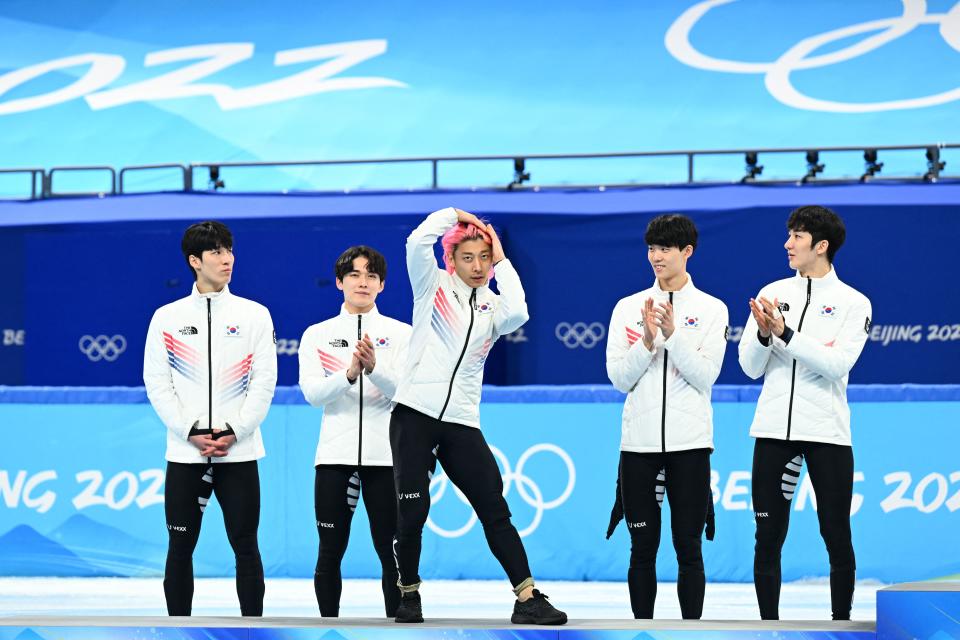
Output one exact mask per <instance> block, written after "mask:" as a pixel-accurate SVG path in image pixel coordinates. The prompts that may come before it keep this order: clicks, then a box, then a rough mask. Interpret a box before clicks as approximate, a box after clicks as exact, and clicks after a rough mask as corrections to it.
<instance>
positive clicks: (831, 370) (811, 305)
mask: <svg viewBox="0 0 960 640" xmlns="http://www.w3.org/2000/svg"><path fill="white" fill-rule="evenodd" d="M760 296H764V297H766V298H767V299H769V300H770V301H771V302H773V300H774V298H776V299H777V301H778V302H779V303H780V307H781V312H782V313H783V317H784V319H785V321H786V324H787V326H788V327H790V328H791V329H793V331H794V334H793V337H792V338H791V339H790V343H789V344H784V342H783V340H781V339H780V338H777V337H775V336H772V342H771V345H770V346H769V347H765V346H763V344H762V343H761V342H760V340H759V339H758V338H757V323H756V321H755V320H754V319H753V315H752V314H751V315H750V316H749V318H748V319H747V325H746V327H745V328H744V330H743V336H742V337H741V338H740V348H739V351H740V366H741V367H742V368H743V371H744V373H746V374H747V375H748V376H750V377H751V378H753V379H757V378H759V377H760V376H764V379H763V390H762V391H761V392H760V399H759V400H758V401H757V412H756V414H755V415H754V418H753V424H752V425H751V426H750V435H751V436H754V437H755V438H776V439H778V440H810V441H813V442H827V443H832V444H840V445H847V446H849V445H850V444H851V439H850V407H849V406H848V405H847V374H848V373H849V372H850V369H852V368H853V365H854V363H855V362H856V361H857V358H858V357H860V352H861V351H863V345H864V344H865V343H866V341H867V334H868V332H869V330H870V317H871V307H870V301H869V300H868V299H867V298H866V296H864V295H863V294H862V293H860V292H859V291H857V290H855V289H853V288H852V287H850V286H848V285H846V284H844V283H843V282H841V281H840V279H839V278H837V272H836V271H835V270H833V269H831V270H830V273H828V274H827V275H825V276H824V277H822V278H804V277H801V276H800V274H799V273H798V274H797V275H796V276H794V277H792V278H786V279H784V280H778V281H776V282H773V283H771V284H768V285H767V286H765V287H764V288H763V289H761V290H760V293H759V294H758V296H757V297H758V298H759V297H760Z"/></svg>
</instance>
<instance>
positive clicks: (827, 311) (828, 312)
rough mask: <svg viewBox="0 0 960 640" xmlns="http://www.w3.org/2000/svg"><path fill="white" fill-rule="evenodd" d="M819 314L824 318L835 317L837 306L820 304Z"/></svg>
mask: <svg viewBox="0 0 960 640" xmlns="http://www.w3.org/2000/svg"><path fill="white" fill-rule="evenodd" d="M820 315H821V316H823V317H825V318H835V317H836V315H837V306H836V305H833V304H822V305H820Z"/></svg>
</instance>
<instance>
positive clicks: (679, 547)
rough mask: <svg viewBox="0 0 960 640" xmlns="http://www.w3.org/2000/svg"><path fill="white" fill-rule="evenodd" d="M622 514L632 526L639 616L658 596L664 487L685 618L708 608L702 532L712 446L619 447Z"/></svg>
mask: <svg viewBox="0 0 960 640" xmlns="http://www.w3.org/2000/svg"><path fill="white" fill-rule="evenodd" d="M620 487H621V492H622V495H623V515H624V519H625V520H626V522H627V529H628V531H629V532H630V569H629V571H628V573H627V584H628V586H629V588H630V606H631V607H632V609H633V616H634V617H635V618H653V605H654V601H655V600H656V597H657V549H658V548H659V547H660V526H661V520H660V508H661V503H662V501H663V497H664V492H666V496H667V500H669V501H670V528H671V530H672V532H673V547H674V549H675V550H676V552H677V563H678V566H679V573H678V575H677V595H678V596H679V598H680V611H681V614H682V615H683V617H684V618H685V619H699V618H700V616H701V615H702V613H703V593H704V589H705V586H706V578H705V577H704V572H703V554H702V552H701V548H700V538H701V536H702V535H703V527H704V522H705V520H706V517H707V503H708V500H710V499H711V498H710V495H709V494H710V449H692V450H689V451H675V452H669V453H632V452H628V451H622V452H621V453H620Z"/></svg>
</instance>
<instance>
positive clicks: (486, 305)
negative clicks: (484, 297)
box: [477, 302, 493, 314]
mask: <svg viewBox="0 0 960 640" xmlns="http://www.w3.org/2000/svg"><path fill="white" fill-rule="evenodd" d="M492 311H493V303H492V302H480V303H478V304H477V313H479V314H484V313H490V312H492Z"/></svg>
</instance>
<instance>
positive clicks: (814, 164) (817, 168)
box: [800, 150, 826, 184]
mask: <svg viewBox="0 0 960 640" xmlns="http://www.w3.org/2000/svg"><path fill="white" fill-rule="evenodd" d="M824 166H826V165H823V164H820V152H819V151H816V150H813V151H807V174H806V175H805V176H803V178H801V179H800V184H806V183H808V182H810V181H811V180H816V179H817V174H818V173H822V172H823V168H824Z"/></svg>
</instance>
